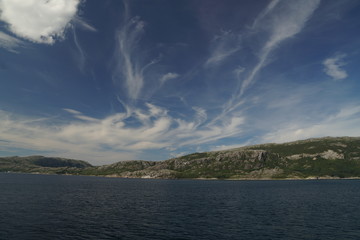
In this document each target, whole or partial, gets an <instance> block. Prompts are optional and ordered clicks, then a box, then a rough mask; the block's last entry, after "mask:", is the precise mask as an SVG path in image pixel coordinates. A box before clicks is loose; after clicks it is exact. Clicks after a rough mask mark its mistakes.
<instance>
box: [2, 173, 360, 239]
mask: <svg viewBox="0 0 360 240" xmlns="http://www.w3.org/2000/svg"><path fill="white" fill-rule="evenodd" d="M0 239H197V240H198V239H217V240H218V239H241V240H244V239H251V240H260V239H266V240H269V239H327V240H328V239H336V240H340V239H341V240H346V239H356V240H358V239H360V180H314V181H312V180H308V181H199V180H154V179H119V178H100V177H83V176H50V175H29V174H6V173H0Z"/></svg>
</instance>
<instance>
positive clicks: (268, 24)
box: [216, 0, 320, 119]
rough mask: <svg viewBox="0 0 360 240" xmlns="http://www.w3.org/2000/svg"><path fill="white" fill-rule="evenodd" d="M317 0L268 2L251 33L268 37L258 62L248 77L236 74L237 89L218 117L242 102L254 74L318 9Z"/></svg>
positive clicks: (298, 31)
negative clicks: (264, 34)
mask: <svg viewBox="0 0 360 240" xmlns="http://www.w3.org/2000/svg"><path fill="white" fill-rule="evenodd" d="M319 3H320V0H302V1H297V0H287V1H277V0H273V1H271V2H270V3H269V4H268V6H267V7H266V8H265V10H264V11H262V12H261V13H260V14H259V15H258V17H257V18H256V19H255V21H254V23H253V25H252V27H251V30H252V32H251V33H250V34H253V32H255V33H256V32H261V33H268V36H269V37H268V38H267V40H266V41H265V42H264V44H263V45H262V47H260V52H259V55H258V61H257V63H256V64H255V65H254V66H253V67H252V68H248V69H249V72H248V74H247V76H244V77H242V76H243V75H245V74H241V77H240V75H239V74H238V75H237V76H238V81H239V88H238V89H237V90H235V93H234V94H233V95H232V97H231V99H230V100H229V101H228V102H227V103H226V104H224V108H223V111H222V113H221V114H220V115H219V117H217V118H216V119H221V118H223V117H224V116H226V115H227V114H229V113H231V112H233V111H234V110H236V109H237V108H238V107H239V106H241V105H242V101H241V97H242V96H243V94H244V93H245V91H246V90H247V89H248V88H249V87H250V86H251V85H252V84H253V83H254V82H255V77H256V76H257V74H258V73H259V72H260V71H261V69H262V68H263V67H265V66H266V64H268V62H269V56H270V54H271V53H272V52H273V51H274V50H275V49H276V48H277V47H278V46H279V45H280V44H281V43H282V42H283V41H285V40H287V39H289V38H291V37H293V36H295V35H296V34H298V33H300V32H301V31H302V29H303V28H304V26H305V24H306V23H307V22H308V20H309V19H310V18H311V16H312V14H313V13H314V11H315V10H316V9H317V7H318V5H319Z"/></svg>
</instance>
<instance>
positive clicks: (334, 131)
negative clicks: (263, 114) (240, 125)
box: [261, 106, 360, 143]
mask: <svg viewBox="0 0 360 240" xmlns="http://www.w3.org/2000/svg"><path fill="white" fill-rule="evenodd" d="M359 122H360V107H358V106H344V107H343V108H341V109H340V110H338V112H336V113H334V114H332V115H329V116H328V117H327V118H324V119H323V120H322V121H319V122H317V123H312V124H311V123H306V122H297V123H290V124H288V125H287V126H286V125H285V126H282V128H281V129H280V130H279V129H278V130H275V131H271V132H269V133H267V134H265V135H264V136H263V137H262V138H261V142H264V143H268V142H276V143H281V142H288V141H295V140H299V139H307V138H312V137H325V136H353V137H358V136H359V135H360V130H359V128H358V125H359Z"/></svg>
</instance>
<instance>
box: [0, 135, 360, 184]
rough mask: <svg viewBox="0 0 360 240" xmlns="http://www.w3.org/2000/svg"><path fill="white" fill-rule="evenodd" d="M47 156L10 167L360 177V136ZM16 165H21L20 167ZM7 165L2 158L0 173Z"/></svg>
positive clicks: (142, 174) (116, 173) (129, 174)
mask: <svg viewBox="0 0 360 240" xmlns="http://www.w3.org/2000/svg"><path fill="white" fill-rule="evenodd" d="M30 158H31V157H30ZM32 158H34V157H32ZM2 159H3V158H2ZM42 159H43V160H41V161H40V160H39V159H38V160H36V161H30V164H28V163H26V164H24V163H19V161H17V162H13V163H12V164H13V165H12V168H8V169H10V170H8V171H14V169H18V170H21V171H25V172H40V173H41V172H43V173H46V171H50V173H58V174H59V173H60V174H63V173H67V174H81V175H95V176H108V177H125V178H166V179H178V178H204V179H286V178H299V179H303V178H351V177H360V138H359V137H338V138H333V137H325V138H314V139H307V140H302V141H295V142H289V143H283V144H261V145H254V146H246V147H241V148H236V149H229V150H224V151H213V152H203V153H193V154H190V155H186V156H182V157H178V158H172V159H169V160H165V161H140V160H137V161H123V162H118V163H114V164H110V165H103V166H98V167H93V166H91V165H90V164H87V163H86V162H83V161H76V160H65V159H62V160H61V159H58V158H52V159H54V160H55V159H56V161H58V162H56V161H55V162H53V163H51V164H50V162H51V161H46V160H44V159H46V158H45V157H42ZM20 162H21V161H20ZM80 163H81V164H80ZM17 164H20V165H21V166H22V167H21V168H16V166H18V165H17ZM61 164H68V165H66V166H65V165H61ZM77 164H79V165H77ZM50 165H51V166H50ZM3 166H4V165H3V164H2V160H1V158H0V171H3V169H4V167H3ZM39 169H41V171H40V170H39Z"/></svg>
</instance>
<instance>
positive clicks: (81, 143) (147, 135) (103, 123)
mask: <svg viewBox="0 0 360 240" xmlns="http://www.w3.org/2000/svg"><path fill="white" fill-rule="evenodd" d="M64 111H65V112H67V113H68V114H70V115H71V116H72V119H73V120H72V121H70V122H69V121H67V122H66V123H63V124H57V125H56V124H54V119H50V120H47V119H32V118H29V117H21V116H15V115H12V114H11V113H9V112H4V111H0V120H1V121H0V140H1V141H4V142H7V143H8V144H9V146H10V145H12V147H16V148H24V149H35V150H38V151H48V152H53V153H54V154H56V155H60V156H73V157H74V156H78V157H79V158H81V159H88V160H90V161H92V162H93V163H96V162H97V163H99V164H100V163H101V160H100V159H98V158H97V156H106V157H107V158H106V159H104V160H103V161H115V160H117V161H120V160H129V157H132V158H131V159H136V158H138V157H140V154H139V153H141V152H143V151H147V150H151V149H166V148H173V147H174V146H177V147H182V146H193V145H197V144H202V143H209V142H212V141H215V140H217V139H221V138H224V137H229V136H234V135H237V134H239V132H240V129H241V125H242V124H244V120H245V119H244V117H240V116H238V117H233V118H230V119H228V121H226V122H224V123H222V124H221V125H217V126H214V125H206V124H204V122H205V121H206V118H207V115H206V111H205V110H204V109H202V108H199V107H194V108H193V113H194V115H193V117H192V120H190V121H188V120H185V119H180V118H174V117H172V116H171V115H170V114H169V112H168V110H166V109H164V108H161V107H158V106H156V105H153V104H149V103H147V104H146V108H145V109H139V108H132V107H131V106H127V111H126V112H124V113H116V114H113V115H110V116H107V117H105V118H102V119H97V118H93V117H90V116H87V115H85V114H83V113H81V112H79V111H76V110H74V109H64ZM50 123H51V124H50ZM114 158H116V159H114Z"/></svg>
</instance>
